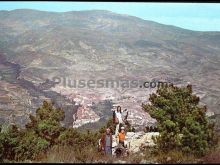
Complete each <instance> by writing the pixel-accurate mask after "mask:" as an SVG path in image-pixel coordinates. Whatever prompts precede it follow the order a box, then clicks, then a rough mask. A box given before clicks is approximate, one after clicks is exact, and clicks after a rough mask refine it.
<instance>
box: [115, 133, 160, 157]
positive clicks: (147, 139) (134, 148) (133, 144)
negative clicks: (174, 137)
mask: <svg viewBox="0 0 220 165" xmlns="http://www.w3.org/2000/svg"><path fill="white" fill-rule="evenodd" d="M156 136H159V132H148V133H145V132H127V134H126V139H125V140H126V142H125V145H127V148H128V151H129V152H130V153H137V152H140V151H141V150H142V149H144V148H149V147H155V146H156V144H155V143H154V141H153V137H156ZM112 147H113V149H112V153H113V154H114V152H115V150H116V148H117V142H116V138H115V137H113V144H112Z"/></svg>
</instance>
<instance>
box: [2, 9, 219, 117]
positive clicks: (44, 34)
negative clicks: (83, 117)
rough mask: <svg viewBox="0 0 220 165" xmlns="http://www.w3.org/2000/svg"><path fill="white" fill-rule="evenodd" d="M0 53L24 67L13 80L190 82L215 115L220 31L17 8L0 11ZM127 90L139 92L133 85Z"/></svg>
mask: <svg viewBox="0 0 220 165" xmlns="http://www.w3.org/2000/svg"><path fill="white" fill-rule="evenodd" d="M0 51H1V52H2V56H4V58H6V59H7V61H9V62H13V63H15V64H18V65H19V66H20V67H21V68H22V69H21V71H20V74H19V78H21V79H24V80H27V81H29V82H32V83H33V84H34V85H36V86H37V85H39V84H40V83H44V82H45V81H46V79H48V78H51V77H53V76H66V77H71V78H72V79H78V80H79V79H91V78H93V79H107V78H114V79H115V78H123V77H127V78H130V79H140V78H146V79H147V80H151V79H161V78H164V77H165V78H166V79H172V80H176V81H175V82H174V83H176V84H184V83H186V82H191V83H192V84H193V86H194V89H195V93H196V94H198V95H200V96H201V98H202V99H201V100H202V102H203V103H205V104H207V105H208V108H209V109H210V110H213V111H215V112H216V113H219V110H218V108H219V104H220V99H219V97H220V83H219V80H220V79H219V78H220V32H196V31H190V30H186V29H181V28H177V27H174V26H168V25H163V24H159V23H156V22H153V21H147V20H143V19H140V18H137V17H133V16H128V15H121V14H116V13H113V12H110V11H104V10H91V11H71V12H64V13H55V12H44V11H37V10H23V9H20V10H13V11H0ZM48 90H50V88H49V87H48ZM55 90H57V89H55ZM100 90H101V89H100ZM112 90H113V89H112ZM140 90H142V89H140ZM73 91H74V90H73ZM56 92H58V93H59V91H58V90H57V91H56ZM93 92H94V93H97V92H100V91H98V90H95V89H94V90H93ZM137 92H139V91H137ZM102 93H104V92H103V91H102ZM127 94H130V95H134V96H137V97H139V96H138V94H137V93H135V92H133V91H132V90H128V92H127ZM100 95H101V94H100ZM147 95H148V94H147V93H146V96H147ZM70 118H71V116H70Z"/></svg>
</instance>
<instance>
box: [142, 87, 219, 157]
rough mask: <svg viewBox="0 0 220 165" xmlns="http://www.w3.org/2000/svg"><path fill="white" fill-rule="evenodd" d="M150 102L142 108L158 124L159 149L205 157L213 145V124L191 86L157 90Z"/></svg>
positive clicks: (157, 139)
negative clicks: (181, 151)
mask: <svg viewBox="0 0 220 165" xmlns="http://www.w3.org/2000/svg"><path fill="white" fill-rule="evenodd" d="M149 101H150V103H147V104H143V105H142V107H143V109H144V110H145V111H146V112H148V113H149V114H150V115H151V117H153V118H155V119H156V120H157V124H158V130H159V132H160V136H159V137H158V138H156V142H157V144H158V147H159V149H161V150H164V151H167V150H173V149H179V150H183V151H184V152H185V153H193V154H196V155H204V154H205V153H206V152H207V151H208V149H209V148H210V147H211V146H213V145H214V142H215V136H214V124H213V123H210V122H209V120H208V118H207V117H206V111H207V108H206V106H199V101H200V99H199V97H197V96H196V95H193V94H192V86H191V85H188V86H187V87H181V88H180V87H175V86H173V85H171V86H168V87H161V88H158V89H157V91H156V93H153V94H151V95H150V98H149Z"/></svg>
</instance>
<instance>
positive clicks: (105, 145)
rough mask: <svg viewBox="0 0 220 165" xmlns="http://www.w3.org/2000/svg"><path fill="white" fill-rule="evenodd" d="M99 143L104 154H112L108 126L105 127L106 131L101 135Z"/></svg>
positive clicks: (110, 135)
mask: <svg viewBox="0 0 220 165" xmlns="http://www.w3.org/2000/svg"><path fill="white" fill-rule="evenodd" d="M101 145H102V150H103V151H104V153H105V155H109V156H110V155H112V133H111V130H110V128H107V129H106V132H105V133H104V134H103V135H102V138H101Z"/></svg>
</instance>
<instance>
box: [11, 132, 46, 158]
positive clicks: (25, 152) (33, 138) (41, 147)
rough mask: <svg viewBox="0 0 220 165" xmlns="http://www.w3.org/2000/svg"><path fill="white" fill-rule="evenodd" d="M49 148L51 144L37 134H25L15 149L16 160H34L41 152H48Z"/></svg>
mask: <svg viewBox="0 0 220 165" xmlns="http://www.w3.org/2000/svg"><path fill="white" fill-rule="evenodd" d="M48 147H49V142H47V141H46V140H45V139H43V138H41V137H39V136H37V135H36V134H35V132H33V131H29V132H25V134H24V135H23V136H22V138H21V139H20V141H19V145H18V146H17V147H16V148H15V152H16V155H15V160H17V161H21V160H22V161H23V160H27V159H28V160H29V159H30V160H32V159H34V158H35V157H36V156H37V155H38V154H39V153H40V152H42V151H46V149H47V148H48Z"/></svg>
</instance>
